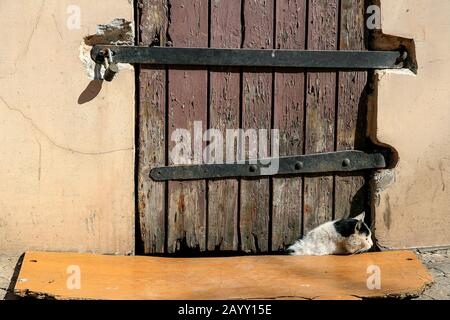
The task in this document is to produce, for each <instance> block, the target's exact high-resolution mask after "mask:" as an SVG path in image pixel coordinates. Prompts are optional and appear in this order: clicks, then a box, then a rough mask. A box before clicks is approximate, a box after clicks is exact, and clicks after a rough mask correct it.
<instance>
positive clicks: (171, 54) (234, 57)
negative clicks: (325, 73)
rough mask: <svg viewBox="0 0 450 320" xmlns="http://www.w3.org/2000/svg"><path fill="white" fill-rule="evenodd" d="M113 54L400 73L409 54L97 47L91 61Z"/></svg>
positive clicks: (153, 61)
mask: <svg viewBox="0 0 450 320" xmlns="http://www.w3.org/2000/svg"><path fill="white" fill-rule="evenodd" d="M108 52H112V54H113V58H114V61H115V62H116V63H120V62H121V63H131V64H148V65H171V66H204V67H207V66H236V67H278V68H312V69H354V70H358V69H400V68H404V67H405V66H406V65H407V63H406V60H407V53H406V51H403V52H400V51H344V50H339V51H336V50H334V51H333V50H330V51H310V50H271V49H219V48H173V47H143V46H111V45H95V46H94V47H93V48H92V51H91V57H92V59H93V60H94V61H96V62H97V63H103V61H104V59H105V55H106V54H107V53H108Z"/></svg>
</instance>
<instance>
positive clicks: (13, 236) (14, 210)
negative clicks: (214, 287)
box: [0, 0, 134, 254]
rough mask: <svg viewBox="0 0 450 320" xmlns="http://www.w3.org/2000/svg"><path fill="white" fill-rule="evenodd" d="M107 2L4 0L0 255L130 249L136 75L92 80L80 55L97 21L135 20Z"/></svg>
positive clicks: (120, 4)
mask: <svg viewBox="0 0 450 320" xmlns="http://www.w3.org/2000/svg"><path fill="white" fill-rule="evenodd" d="M110 2H111V1H108V0H100V1H91V0H71V1H67V0H36V1H34V0H33V1H30V0H2V1H1V2H0V13H1V16H2V18H1V19H0V36H1V39H2V49H1V50H0V141H1V142H0V148H1V149H0V253H20V252H23V251H25V250H30V249H31V250H48V251H62V250H64V251H76V252H98V253H111V254H115V253H117V254H127V253H132V252H133V250H134V198H133V197H134V195H133V192H134V171H133V170H134V73H133V70H130V69H129V70H123V71H121V72H120V73H119V74H118V75H117V76H116V78H115V80H114V81H113V82H111V83H106V82H105V83H101V82H100V81H99V82H97V83H96V86H95V85H94V86H92V87H88V85H89V84H90V82H91V79H89V77H88V75H87V72H86V68H85V66H84V65H83V63H82V62H81V61H80V58H79V53H80V51H79V50H80V44H81V42H82V40H83V38H84V37H85V36H87V35H90V34H94V33H95V32H96V26H97V24H104V23H108V22H110V21H113V20H114V19H115V18H124V19H126V20H128V21H133V9H132V5H131V4H130V2H129V1H128V0H115V1H114V5H113V6H112V5H110ZM69 5H76V6H78V7H79V8H80V13H81V16H80V18H81V20H80V21H81V25H80V26H81V28H80V29H69V28H68V27H67V19H68V18H69V17H70V13H68V11H67V9H68V6H69ZM91 85H92V83H91ZM99 87H101V90H100V91H99V92H98V94H97V95H96V96H95V94H96V93H95V92H90V91H92V90H94V91H95V90H98V89H100V88H99ZM83 92H84V94H86V92H87V94H88V95H89V94H91V95H93V97H91V98H90V99H87V100H85V101H82V102H80V101H81V100H83V99H81V98H80V97H81V96H82V93H83ZM94 93H95V94H94ZM94 96H95V97H94Z"/></svg>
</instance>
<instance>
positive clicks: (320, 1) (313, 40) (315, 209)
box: [303, 0, 339, 233]
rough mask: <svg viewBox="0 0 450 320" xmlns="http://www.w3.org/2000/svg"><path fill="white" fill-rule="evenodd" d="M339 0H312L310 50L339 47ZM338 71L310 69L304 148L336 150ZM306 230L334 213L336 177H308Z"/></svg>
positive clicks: (309, 29)
mask: <svg viewBox="0 0 450 320" xmlns="http://www.w3.org/2000/svg"><path fill="white" fill-rule="evenodd" d="M338 9H339V8H338V0H309V18H308V19H309V26H308V48H307V49H309V50H336V49H337V32H338ZM335 102H336V72H326V71H325V72H308V75H307V98H306V137H305V152H306V153H307V154H308V153H320V152H329V151H334V137H335V135H334V130H335ZM304 184H305V186H304V216H303V219H304V222H303V224H304V232H305V233H306V232H308V231H310V230H311V229H313V228H314V227H316V226H317V225H319V224H321V223H323V222H326V221H328V220H331V219H332V217H333V177H332V176H320V177H306V178H305V181H304Z"/></svg>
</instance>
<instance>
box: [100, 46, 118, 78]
mask: <svg viewBox="0 0 450 320" xmlns="http://www.w3.org/2000/svg"><path fill="white" fill-rule="evenodd" d="M105 51H106V52H105V55H104V57H105V68H106V70H105V74H104V76H103V80H105V81H108V82H111V81H112V80H113V79H114V76H115V75H116V73H118V72H119V67H118V66H117V63H115V62H114V61H113V53H112V51H111V50H110V49H106V50H105Z"/></svg>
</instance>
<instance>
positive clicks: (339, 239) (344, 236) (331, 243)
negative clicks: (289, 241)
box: [286, 213, 373, 256]
mask: <svg viewBox="0 0 450 320" xmlns="http://www.w3.org/2000/svg"><path fill="white" fill-rule="evenodd" d="M364 218H365V213H362V214H360V215H359V216H357V217H355V218H351V219H341V220H335V221H330V222H326V223H324V224H322V225H320V226H318V227H317V228H315V229H313V230H311V231H310V232H308V233H307V234H306V236H304V237H303V238H302V239H298V240H297V241H296V242H295V243H294V244H293V245H291V246H290V247H288V248H287V250H286V251H287V252H286V253H287V254H289V255H293V256H324V255H346V254H355V253H361V252H365V251H368V250H369V249H370V248H372V246H373V242H372V232H371V231H370V229H369V227H368V226H367V225H366V224H365V223H364Z"/></svg>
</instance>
